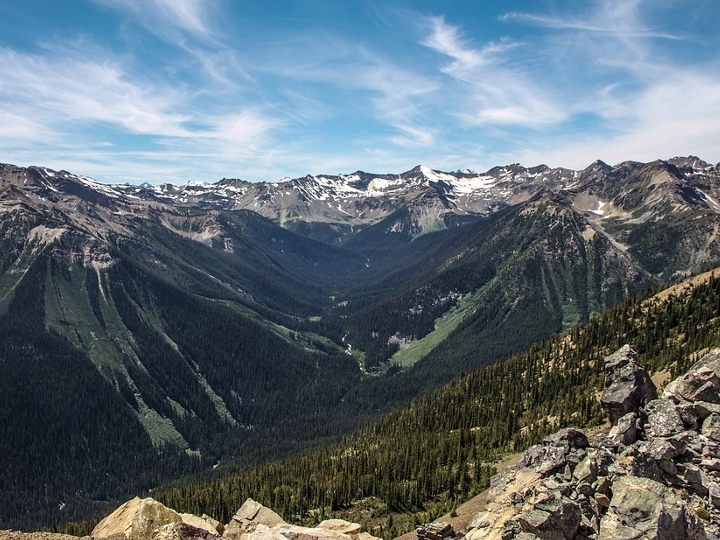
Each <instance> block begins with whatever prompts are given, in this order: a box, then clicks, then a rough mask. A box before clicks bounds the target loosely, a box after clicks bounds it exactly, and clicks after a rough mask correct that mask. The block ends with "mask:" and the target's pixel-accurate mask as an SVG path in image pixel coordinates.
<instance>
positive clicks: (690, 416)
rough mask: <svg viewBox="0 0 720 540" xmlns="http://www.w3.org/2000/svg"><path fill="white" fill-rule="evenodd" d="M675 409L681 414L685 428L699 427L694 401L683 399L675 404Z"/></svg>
mask: <svg viewBox="0 0 720 540" xmlns="http://www.w3.org/2000/svg"><path fill="white" fill-rule="evenodd" d="M675 409H676V410H677V412H678V414H679V415H680V420H682V423H683V425H684V426H685V429H697V428H698V413H697V410H696V409H695V405H694V404H693V403H690V402H688V401H682V402H680V403H678V404H676V405H675Z"/></svg>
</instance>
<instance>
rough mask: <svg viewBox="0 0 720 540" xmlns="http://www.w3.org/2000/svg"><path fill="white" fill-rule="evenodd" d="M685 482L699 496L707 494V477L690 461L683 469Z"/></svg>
mask: <svg viewBox="0 0 720 540" xmlns="http://www.w3.org/2000/svg"><path fill="white" fill-rule="evenodd" d="M682 477H683V479H684V480H685V484H686V485H687V486H688V487H689V488H690V489H692V490H693V491H694V492H695V493H697V494H698V495H700V496H701V497H705V496H707V494H708V492H709V490H708V487H707V486H708V483H709V479H708V477H707V475H706V474H705V473H704V472H703V471H702V470H701V469H700V467H698V466H697V465H694V464H692V463H689V464H687V465H685V471H684V472H683V474H682Z"/></svg>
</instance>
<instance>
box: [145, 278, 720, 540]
mask: <svg viewBox="0 0 720 540" xmlns="http://www.w3.org/2000/svg"><path fill="white" fill-rule="evenodd" d="M624 343H630V344H632V346H633V348H634V349H635V350H636V351H637V352H638V353H639V358H640V362H641V363H642V364H644V365H645V366H648V368H649V371H650V372H651V373H654V374H655V375H656V380H657V379H662V380H664V381H667V380H668V379H669V378H670V377H673V376H675V375H676V374H679V373H682V372H684V370H685V369H687V368H688V367H689V366H690V365H691V364H692V363H693V362H694V361H696V360H697V358H698V357H699V356H700V355H701V354H702V353H703V352H705V351H706V350H707V349H708V348H710V347H713V346H717V345H719V344H720V270H716V271H715V272H714V273H712V272H709V273H705V274H702V275H700V276H696V277H693V278H690V279H688V280H685V281H683V282H681V283H680V284H677V285H675V286H673V287H670V288H669V289H666V290H663V291H660V292H657V291H648V292H645V293H642V294H640V295H636V296H634V297H632V298H630V299H628V300H626V301H624V302H622V303H621V304H619V305H618V306H616V307H615V308H613V309H611V310H610V311H608V312H607V313H605V314H604V315H603V316H601V317H598V318H595V319H593V320H591V321H590V322H589V323H587V324H585V325H583V326H580V327H576V328H573V329H572V330H570V332H569V333H567V334H566V335H555V336H553V337H551V338H550V339H547V340H545V341H542V342H540V343H537V344H535V345H533V346H532V347H531V348H530V349H529V350H528V351H527V352H526V353H523V354H520V355H517V356H514V357H513V358H511V359H510V360H508V361H507V362H502V363H497V364H493V365H491V366H488V367H485V368H482V369H480V370H477V371H473V372H472V373H468V374H466V375H463V376H461V377H458V378H456V379H454V380H453V381H452V382H451V383H450V384H448V385H446V386H444V387H442V388H440V389H438V390H436V391H434V392H432V393H430V394H428V395H426V396H424V397H422V398H420V399H417V400H415V401H413V402H412V404H411V405H410V406H408V407H406V408H403V409H402V410H399V411H397V412H394V413H392V414H389V415H387V416H385V417H384V418H382V419H381V420H380V421H378V422H375V423H373V424H371V425H369V426H367V427H365V428H362V429H361V430H359V431H357V432H356V433H354V434H353V435H351V436H349V437H347V438H345V439H343V440H342V441H341V442H340V443H338V444H334V445H332V446H329V447H327V448H324V449H322V450H320V451H317V452H313V453H310V454H307V455H305V456H302V457H298V458H295V459H291V460H288V461H284V462H281V463H273V464H268V465H264V466H262V467H259V468H255V469H252V470H250V471H247V472H242V473H239V474H235V475H232V476H228V477H223V478H215V479H212V480H209V481H206V482H203V483H195V484H188V485H184V486H182V487H180V488H177V489H174V490H171V491H165V492H163V493H160V494H156V497H157V498H158V499H160V500H162V501H163V502H164V503H165V504H167V505H168V506H172V507H173V508H177V509H182V510H183V511H188V512H193V513H196V514H200V513H203V512H204V513H208V514H209V515H212V516H214V517H216V518H217V519H220V520H221V521H222V520H227V519H229V517H230V516H232V514H233V513H234V511H235V509H236V508H237V507H238V506H239V505H240V504H241V503H242V502H243V501H244V500H245V498H246V497H248V496H252V497H253V498H255V499H256V500H258V501H261V502H262V504H265V505H267V506H269V507H271V508H274V509H276V510H277V511H278V512H279V513H280V514H281V515H282V516H283V517H285V518H286V519H288V520H292V521H299V522H301V521H303V520H304V521H306V522H308V523H310V522H313V521H314V520H317V517H318V516H319V515H336V516H342V515H350V516H352V517H353V518H354V519H358V517H357V516H358V514H357V513H355V512H358V508H359V507H362V506H363V505H371V506H373V507H374V508H375V511H376V515H378V514H379V515H380V516H381V517H382V520H381V521H382V526H383V527H384V528H383V529H382V536H384V537H386V538H388V537H392V536H396V535H399V534H402V533H403V532H406V531H407V530H409V529H410V528H411V527H412V526H414V525H415V524H417V523H423V522H427V521H429V520H431V519H434V518H435V517H437V515H440V514H442V513H444V512H446V511H449V510H451V509H452V508H453V507H454V506H455V505H457V504H458V503H459V502H461V501H464V500H466V499H467V498H469V497H471V496H472V495H474V494H476V493H478V492H479V491H480V490H482V489H484V488H485V487H486V486H487V481H488V479H489V477H490V474H491V470H492V469H491V467H492V462H493V461H494V460H495V459H496V458H498V457H499V456H501V455H502V454H505V453H507V452H515V451H520V450H523V449H525V448H527V447H528V446H530V445H531V444H535V443H537V442H539V441H540V440H541V439H542V437H544V436H545V435H548V434H549V433H551V432H553V431H555V430H557V429H558V428H559V427H563V426H569V425H573V426H580V427H587V426H592V425H596V424H598V423H601V422H603V421H604V414H603V412H602V409H601V407H600V405H599V395H600V392H601V390H602V387H603V384H604V375H603V358H604V357H605V356H607V355H608V354H610V353H611V352H613V351H614V350H616V349H617V348H619V347H620V346H621V345H623V344H624ZM373 501H374V502H373ZM393 513H394V514H393ZM398 513H399V514H400V515H398ZM366 519H368V518H367V514H366ZM376 521H377V518H376Z"/></svg>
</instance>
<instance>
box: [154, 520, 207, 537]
mask: <svg viewBox="0 0 720 540" xmlns="http://www.w3.org/2000/svg"><path fill="white" fill-rule="evenodd" d="M218 538H220V536H219V535H218V534H217V532H210V531H208V530H207V529H205V528H204V527H202V528H201V527H194V526H192V525H190V524H188V523H184V522H174V523H168V524H167V525H163V526H162V527H160V528H158V529H155V531H154V532H153V535H152V540H217V539H218Z"/></svg>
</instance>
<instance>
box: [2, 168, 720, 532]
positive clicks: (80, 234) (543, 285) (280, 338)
mask: <svg viewBox="0 0 720 540" xmlns="http://www.w3.org/2000/svg"><path fill="white" fill-rule="evenodd" d="M718 201H720V166H717V165H716V166H712V165H709V164H707V163H705V162H703V161H702V160H700V159H699V158H696V157H693V156H690V157H686V158H673V159H670V160H667V161H655V162H652V163H637V162H625V163H621V164H619V165H616V166H612V167H611V166H609V165H607V164H605V163H603V162H600V161H598V162H595V163H593V164H591V165H590V166H589V167H587V168H586V169H584V170H582V171H572V170H569V169H550V168H548V167H546V166H542V165H541V166H538V167H533V168H530V169H526V168H524V167H522V166H520V165H510V166H506V167H496V168H493V169H490V170H489V171H487V172H485V173H482V174H477V173H474V172H471V171H458V172H440V171H434V170H431V169H429V168H427V167H423V166H419V167H416V168H414V169H412V170H411V171H408V172H406V173H403V174H400V175H390V174H368V173H363V172H357V173H354V174H350V175H339V176H323V175H321V176H307V177H305V178H300V179H294V180H283V181H280V182H277V183H248V182H243V181H239V180H229V179H223V180H221V181H219V182H217V183H215V184H198V183H191V184H186V185H184V186H171V185H158V186H152V185H150V184H146V185H142V186H131V185H106V184H103V183H100V182H96V181H94V180H92V179H90V178H87V177H83V176H78V175H74V174H71V173H68V172H65V171H60V172H57V171H52V170H49V169H46V168H43V167H29V168H21V167H16V166H13V165H0V334H1V336H0V338H1V339H0V396H1V397H0V399H1V400H2V403H0V426H1V427H0V429H1V430H2V433H0V441H2V442H0V455H2V456H3V457H2V458H0V460H1V461H2V465H3V466H2V467H0V483H1V484H2V485H3V486H4V487H5V489H4V490H3V492H4V493H5V494H6V496H9V494H13V496H14V497H18V496H19V497H21V498H22V500H23V501H24V502H23V505H22V506H21V507H18V506H17V505H12V504H9V503H8V501H0V503H2V504H0V508H2V510H0V526H5V525H9V526H13V525H15V524H18V523H39V522H48V521H49V520H57V519H59V518H58V516H59V515H60V516H65V517H67V518H68V519H74V518H77V517H82V516H83V515H87V514H88V512H91V511H92V509H93V508H94V507H96V506H97V507H99V506H102V505H104V504H108V503H112V502H115V501H117V499H118V497H120V498H121V497H122V496H123V495H124V494H125V493H129V492H133V491H137V490H144V489H149V488H153V487H156V486H157V485H159V484H162V483H164V482H167V481H169V480H171V479H176V478H178V477H180V476H181V475H184V474H189V473H195V472H199V471H203V470H206V469H208V468H209V467H210V466H216V467H219V468H220V469H223V468H224V467H227V468H228V469H231V468H234V467H237V466H241V465H247V464H250V463H255V462H257V461H259V460H261V459H266V458H269V457H278V456H283V455H288V454H289V453H292V452H297V451H298V450H300V449H303V448H308V447H309V446H312V445H316V444H318V443H319V441H323V440H326V439H328V438H332V437H335V436H337V435H339V434H341V433H344V432H347V431H348V430H349V429H351V428H353V427H357V426H358V425H361V424H362V423H363V422H365V421H367V420H369V419H371V418H375V417H376V416H377V415H379V414H380V413H382V412H384V411H387V410H390V409H392V408H394V407H396V406H398V405H399V404H402V403H406V402H407V401H409V400H410V399H412V398H413V397H416V396H417V395H419V394H421V393H423V392H425V391H428V390H430V389H432V388H435V387H437V386H438V385H440V384H442V383H444V382H447V381H448V380H450V379H451V378H452V377H454V376H455V375H457V374H459V373H460V372H463V371H468V370H472V369H475V368H477V367H480V366H482V365H485V364H488V363H491V362H494V361H496V360H503V359H505V358H507V357H508V356H510V355H511V354H513V353H515V352H517V351H520V350H524V349H526V348H527V347H528V346H530V345H531V344H532V343H534V342H536V341H538V340H540V339H542V338H544V337H547V336H548V335H550V334H551V333H553V332H563V331H566V330H568V329H570V328H572V327H574V326H575V325H577V324H578V323H580V322H583V321H586V320H588V319H589V318H591V317H593V316H594V315H597V314H600V313H602V312H603V311H605V310H606V309H607V308H608V307H610V306H612V305H614V304H616V303H618V302H619V301H621V300H622V299H623V298H625V297H627V296H628V295H629V294H631V293H633V292H636V291H639V290H641V289H643V288H645V287H648V286H651V285H655V284H659V283H663V282H667V281H670V280H673V279H676V278H678V277H681V276H685V275H688V274H690V273H691V272H695V271H699V270H701V269H704V268H709V267H712V266H717V265H719V264H720V243H718V242H717V235H718V227H719V225H720V215H719V213H720V203H719V202H718ZM278 433H282V435H283V436H282V437H281V438H280V440H281V441H282V443H281V444H278V437H277V434H278ZM269 441H272V445H271V446H270V445H269ZM40 508H42V509H44V510H43V511H45V512H49V513H46V514H44V515H41V514H40V513H39V509H40ZM47 509H51V511H49V510H47Z"/></svg>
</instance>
